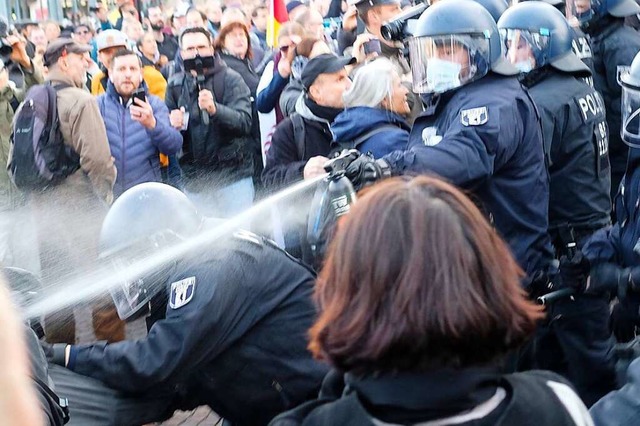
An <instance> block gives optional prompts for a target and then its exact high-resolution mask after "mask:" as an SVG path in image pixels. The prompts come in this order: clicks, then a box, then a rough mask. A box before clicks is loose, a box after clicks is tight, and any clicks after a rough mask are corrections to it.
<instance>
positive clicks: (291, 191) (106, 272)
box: [23, 174, 327, 319]
mask: <svg viewBox="0 0 640 426" xmlns="http://www.w3.org/2000/svg"><path fill="white" fill-rule="evenodd" d="M326 177H327V174H325V175H322V176H318V177H316V178H314V179H309V180H305V181H303V182H300V183H298V184H295V185H292V186H290V187H289V188H286V189H284V190H282V191H280V192H278V193H276V194H274V195H272V196H271V197H269V198H266V199H264V200H262V201H260V202H259V203H257V204H256V205H254V206H253V207H251V208H250V209H248V210H246V211H244V212H242V213H240V214H238V215H236V216H235V217H233V218H231V219H228V220H225V221H223V222H221V223H219V224H218V225H217V226H215V227H213V228H211V229H205V230H203V232H202V233H200V234H199V235H196V236H194V237H192V238H190V239H188V240H185V241H183V242H181V243H179V244H177V245H175V246H172V247H168V248H166V249H164V250H161V251H159V252H156V253H154V254H153V255H151V256H149V257H147V258H144V259H141V260H140V261H138V262H135V263H132V264H130V265H128V266H127V267H126V268H124V269H122V270H117V271H115V270H113V268H112V267H107V266H103V267H101V268H99V269H97V270H96V271H95V272H94V273H91V274H86V275H83V276H80V277H78V278H77V279H74V280H73V281H71V282H69V283H65V284H64V285H62V286H56V287H58V288H57V289H56V290H55V291H52V292H51V293H50V294H48V295H46V296H45V297H43V298H42V299H41V300H38V301H36V302H34V303H33V304H31V305H29V306H26V307H25V309H24V311H23V312H24V318H27V319H28V318H36V317H40V316H42V315H46V314H48V313H51V312H55V311H57V310H60V309H62V308H65V307H67V306H72V305H74V304H76V303H78V302H81V301H83V300H89V299H92V298H94V297H96V296H98V295H100V294H103V293H105V292H106V291H108V290H109V289H110V288H112V287H114V286H116V285H118V284H119V283H122V282H127V281H131V280H133V279H135V278H136V277H139V276H143V275H145V274H147V273H149V272H150V271H153V270H155V269H157V268H159V267H160V266H161V265H163V264H165V263H167V262H169V261H171V260H174V259H177V258H180V257H182V256H184V255H185V254H187V253H188V252H190V251H192V250H194V249H197V248H199V247H203V246H205V245H207V244H210V243H211V241H215V240H217V239H219V238H221V237H223V236H226V235H229V234H232V233H233V232H234V231H236V230H237V229H238V228H241V227H242V226H243V225H245V224H247V223H250V222H251V221H252V220H253V219H256V218H260V217H264V216H267V215H268V213H269V211H270V209H271V207H272V206H274V205H277V204H278V203H282V202H285V201H288V200H290V199H291V198H293V197H295V196H296V195H297V194H299V193H300V192H302V191H305V190H306V189H307V188H310V187H312V186H314V185H316V184H317V183H318V182H320V181H321V180H323V179H325V178H326ZM261 215H262V216H261Z"/></svg>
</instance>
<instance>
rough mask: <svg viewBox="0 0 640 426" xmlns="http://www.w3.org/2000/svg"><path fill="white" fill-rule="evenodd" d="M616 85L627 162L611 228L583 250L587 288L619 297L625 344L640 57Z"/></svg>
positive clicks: (632, 316)
mask: <svg viewBox="0 0 640 426" xmlns="http://www.w3.org/2000/svg"><path fill="white" fill-rule="evenodd" d="M620 85H621V87H622V105H621V107H622V140H623V141H624V142H625V144H627V145H628V146H629V159H628V162H627V168H626V173H625V175H624V178H623V180H622V182H621V184H620V190H619V192H618V195H617V197H616V202H615V213H616V224H615V225H614V226H613V227H611V228H608V229H604V230H601V231H598V232H597V233H595V234H594V235H593V237H592V238H591V239H590V240H589V241H587V243H586V244H585V247H584V248H583V250H582V251H583V253H584V254H585V256H586V257H587V258H588V259H589V262H590V264H591V270H590V277H589V282H588V284H589V286H590V287H596V288H604V289H608V290H610V291H612V292H613V293H614V295H617V296H618V304H617V305H616V306H615V307H614V309H613V311H612V316H611V320H612V328H613V331H614V333H615V335H616V337H617V339H618V341H621V342H626V341H629V340H632V339H633V338H634V337H635V336H636V329H637V327H638V326H640V312H639V310H640V215H638V210H639V208H640V207H639V206H640V201H639V200H640V189H639V188H640V54H638V55H636V57H635V59H634V60H633V63H632V64H631V66H630V67H628V68H627V69H623V70H622V72H621V74H620ZM577 274H579V272H577Z"/></svg>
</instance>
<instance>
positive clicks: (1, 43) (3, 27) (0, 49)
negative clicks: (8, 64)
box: [0, 17, 13, 60]
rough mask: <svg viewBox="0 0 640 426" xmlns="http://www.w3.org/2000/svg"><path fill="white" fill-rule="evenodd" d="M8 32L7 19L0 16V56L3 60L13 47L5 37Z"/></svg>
mask: <svg viewBox="0 0 640 426" xmlns="http://www.w3.org/2000/svg"><path fill="white" fill-rule="evenodd" d="M9 34H10V32H9V25H8V24H7V21H5V20H4V19H3V18H1V17H0V58H2V59H3V60H6V59H7V58H8V57H9V55H11V52H13V47H11V45H10V44H9V43H8V42H7V39H6V37H7V36H8V35H9Z"/></svg>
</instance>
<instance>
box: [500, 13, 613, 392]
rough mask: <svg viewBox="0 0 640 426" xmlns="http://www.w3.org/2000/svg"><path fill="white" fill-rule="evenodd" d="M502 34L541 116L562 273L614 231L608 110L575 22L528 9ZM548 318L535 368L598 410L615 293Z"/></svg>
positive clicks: (553, 309) (581, 299) (554, 310)
mask: <svg viewBox="0 0 640 426" xmlns="http://www.w3.org/2000/svg"><path fill="white" fill-rule="evenodd" d="M498 28H499V30H500V35H501V38H502V40H503V43H504V45H505V47H506V49H505V56H506V58H507V60H509V61H510V62H511V63H512V64H514V65H515V66H516V67H517V68H518V69H519V70H520V71H521V72H522V73H523V75H522V78H521V81H522V82H523V84H524V85H525V86H526V87H527V88H528V89H529V93H530V94H531V97H532V98H533V100H534V102H535V104H536V106H537V107H538V111H539V112H540V116H541V122H542V133H543V140H544V148H545V154H546V156H547V158H548V165H549V178H550V181H549V193H550V195H549V234H550V236H551V240H552V243H553V245H554V248H555V252H556V257H557V258H558V259H562V261H561V263H560V265H561V268H562V267H563V266H564V264H565V262H571V261H577V259H579V258H580V256H579V255H578V256H575V257H576V258H577V259H573V257H574V256H573V254H574V251H575V250H579V249H580V248H581V247H582V243H583V241H584V240H585V239H587V238H588V237H589V236H590V235H591V234H593V232H595V231H596V230H598V229H600V228H603V227H605V226H607V225H609V224H610V213H611V200H610V198H609V190H610V184H611V181H610V174H609V173H610V167H609V157H608V152H607V144H608V132H607V123H606V118H605V110H604V105H603V102H602V100H601V98H600V94H599V93H598V92H596V91H595V90H594V89H593V88H591V87H589V86H588V85H587V84H586V83H584V81H582V80H581V79H580V78H583V77H585V76H588V75H589V74H590V73H591V72H590V70H589V68H588V67H587V66H586V65H585V64H584V63H583V62H582V61H581V60H580V59H579V58H578V57H577V56H576V55H575V54H574V53H573V52H572V48H571V45H572V41H573V37H572V32H571V28H570V27H569V23H568V22H567V20H566V19H565V17H564V16H563V15H562V13H560V12H559V11H558V10H557V9H555V8H554V7H553V6H550V5H548V4H546V3H543V2H539V1H530V2H525V3H520V4H518V5H516V6H514V7H512V8H510V9H509V10H507V11H506V12H505V13H504V14H503V15H502V17H501V18H500V20H499V21H498ZM565 285H569V284H568V283H565ZM547 311H548V313H549V315H548V318H553V319H552V320H551V321H549V322H548V323H545V324H544V325H541V327H540V328H539V330H538V332H537V334H536V337H535V340H536V344H535V345H534V346H533V347H535V348H536V349H535V353H534V354H533V355H534V359H535V367H536V368H539V369H544V370H553V371H555V372H557V373H560V374H563V375H565V377H567V378H568V379H570V380H571V382H572V383H573V384H574V385H575V386H576V389H577V390H578V393H579V394H580V396H581V397H582V399H583V401H584V402H585V404H587V405H591V404H593V403H594V402H595V401H597V400H598V399H599V398H600V397H602V396H603V395H605V394H606V393H607V392H609V391H611V390H613V389H614V388H615V386H616V382H615V378H616V375H615V360H614V356H613V354H614V351H613V346H614V340H613V338H612V336H611V332H610V330H609V326H608V319H609V298H608V294H606V293H605V294H602V293H600V294H589V295H584V294H583V295H580V296H577V297H575V298H574V299H569V298H565V299H562V300H558V301H556V302H555V303H552V304H551V305H550V306H548V308H547ZM585 371H589V374H584V372H585Z"/></svg>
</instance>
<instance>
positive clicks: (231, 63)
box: [213, 21, 260, 98]
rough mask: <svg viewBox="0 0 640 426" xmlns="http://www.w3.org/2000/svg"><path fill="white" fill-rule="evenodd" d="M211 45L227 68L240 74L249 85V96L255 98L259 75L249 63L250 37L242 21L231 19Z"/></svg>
mask: <svg viewBox="0 0 640 426" xmlns="http://www.w3.org/2000/svg"><path fill="white" fill-rule="evenodd" d="M213 47H214V48H215V50H216V52H218V53H219V54H220V58H222V60H223V61H224V62H225V63H226V64H227V66H228V67H229V68H231V69H232V70H234V71H235V72H237V73H238V74H240V75H241V76H242V79H243V80H244V82H245V83H246V84H247V86H249V90H250V91H251V96H252V97H254V98H255V96H256V88H257V87H258V81H260V77H259V76H258V74H256V72H255V71H254V69H253V65H251V58H252V57H253V53H252V51H251V37H250V36H249V30H248V29H247V27H246V25H245V24H243V23H242V22H237V21H232V22H229V23H227V24H226V25H224V26H223V27H222V28H220V32H219V33H218V37H217V38H216V40H215V42H214V44H213Z"/></svg>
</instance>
